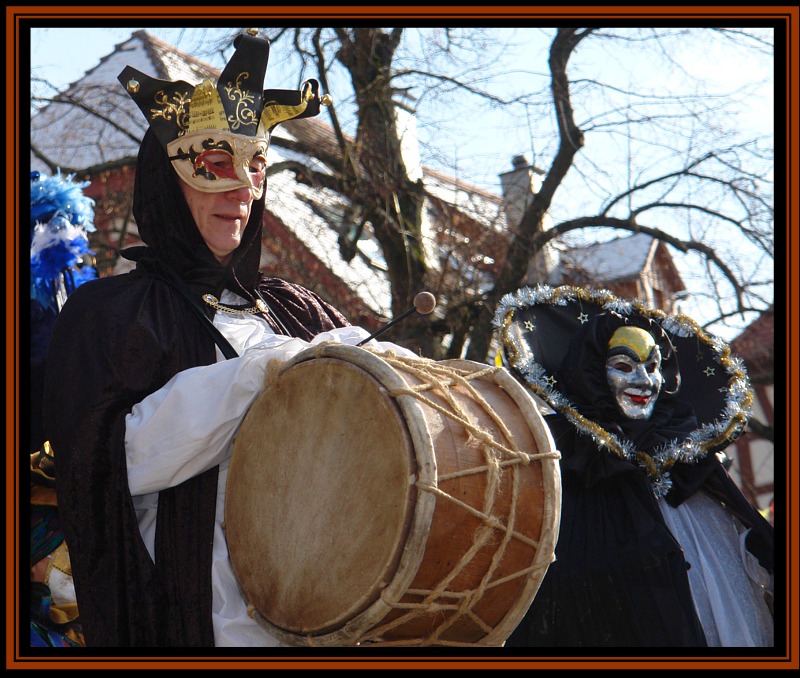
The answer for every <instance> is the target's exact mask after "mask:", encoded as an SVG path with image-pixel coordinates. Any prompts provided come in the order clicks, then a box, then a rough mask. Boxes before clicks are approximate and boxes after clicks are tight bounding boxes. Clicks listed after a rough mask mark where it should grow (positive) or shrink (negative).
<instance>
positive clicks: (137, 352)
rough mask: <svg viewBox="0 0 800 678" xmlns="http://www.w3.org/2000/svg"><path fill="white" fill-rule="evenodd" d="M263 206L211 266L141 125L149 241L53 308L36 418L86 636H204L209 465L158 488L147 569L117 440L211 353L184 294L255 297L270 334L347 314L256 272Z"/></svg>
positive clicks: (129, 640) (177, 640)
mask: <svg viewBox="0 0 800 678" xmlns="http://www.w3.org/2000/svg"><path fill="white" fill-rule="evenodd" d="M263 213H264V197H263V196H262V197H261V199H260V200H257V201H256V202H254V203H253V207H252V213H251V216H250V219H249V222H248V224H247V226H246V229H245V231H244V234H243V236H242V241H241V244H240V245H239V247H238V248H237V249H236V250H235V251H234V255H233V261H232V262H231V264H230V265H229V266H221V265H220V264H218V263H217V261H216V259H215V258H214V256H213V255H212V253H211V251H210V250H209V249H208V247H207V246H206V245H205V242H204V240H203V238H202V237H201V235H200V233H199V231H198V229H197V227H196V226H195V223H194V220H193V218H192V215H191V212H190V211H189V208H188V206H187V205H186V202H185V200H184V199H183V196H182V194H181V189H180V186H179V184H178V179H177V176H176V175H175V172H174V170H173V169H172V166H171V165H170V162H169V161H168V160H167V157H166V154H165V152H164V149H163V148H162V146H161V145H160V144H159V142H158V141H157V140H156V138H155V136H154V134H153V133H152V131H151V130H148V132H147V134H146V135H145V138H144V140H143V142H142V147H141V150H140V153H139V158H138V163H137V173H136V184H135V193H134V216H135V218H136V223H137V225H138V228H139V235H140V237H141V239H142V240H143V242H145V243H146V244H147V246H148V247H147V248H135V249H134V250H133V251H129V252H126V256H128V257H129V258H132V259H134V260H135V261H136V262H137V266H136V269H135V270H133V271H132V272H130V273H128V274H124V275H119V276H114V277H110V278H104V279H101V280H98V281H95V282H91V283H87V284H85V285H83V286H82V287H81V288H80V289H78V290H77V291H76V293H75V294H74V295H73V296H72V297H70V299H69V301H68V303H67V304H66V305H65V307H64V309H63V311H62V313H61V315H60V316H59V319H58V322H57V324H56V328H55V332H54V334H53V339H52V343H51V348H50V357H49V362H48V374H47V382H46V394H47V399H46V406H45V425H46V430H47V434H48V437H49V439H50V442H51V444H52V446H53V449H54V451H55V458H56V466H57V478H58V481H57V482H58V495H59V504H60V507H61V512H62V523H63V528H64V532H65V534H66V539H67V543H68V544H69V548H70V556H71V560H72V568H73V576H74V579H75V586H76V592H77V596H78V604H79V607H80V614H81V619H82V620H83V625H84V633H85V636H86V641H87V645H89V646H118V647H119V646H179V647H180V646H182V647H213V645H214V637H213V631H212V625H211V611H210V608H211V587H210V566H211V555H210V554H211V546H212V530H213V522H214V501H215V496H216V490H217V474H216V469H212V470H211V471H207V472H206V473H204V474H202V475H200V476H197V477H195V478H193V479H191V480H189V481H187V482H185V483H183V484H181V485H180V486H178V487H175V488H173V489H170V490H166V491H163V492H161V494H160V496H159V503H158V508H159V513H158V528H157V530H158V531H157V537H156V553H157V557H156V561H157V563H158V566H157V567H155V566H154V565H153V562H152V560H151V559H150V557H149V555H148V553H147V551H146V548H145V546H144V544H143V542H142V540H141V537H140V534H139V528H138V525H137V521H136V516H135V513H134V508H133V504H132V501H131V496H130V492H129V490H128V482H127V476H126V459H125V450H124V435H125V416H126V415H127V414H128V413H129V412H130V411H131V408H132V407H133V405H134V404H136V403H138V402H139V401H141V400H142V399H143V398H144V397H145V396H147V395H148V394H150V393H152V392H153V391H155V390H157V389H159V388H160V387H162V386H163V385H164V384H165V383H166V382H167V381H168V380H169V379H170V378H171V377H172V376H173V375H175V374H176V373H178V372H180V371H182V370H186V369H187V368H190V367H195V366H199V365H208V364H211V363H213V362H215V360H216V356H215V342H214V338H213V336H212V334H211V333H210V332H209V328H210V323H209V320H208V318H206V317H202V315H201V313H200V312H198V307H197V306H195V305H194V303H196V302H197V301H198V300H199V299H200V297H201V295H202V294H205V293H210V294H213V295H215V296H216V297H219V296H220V294H221V291H222V290H223V289H226V288H227V289H229V290H232V291H233V292H235V293H236V294H238V295H240V296H242V297H244V298H246V299H249V300H252V301H253V302H255V301H256V299H257V298H258V297H259V296H260V297H261V298H263V300H264V301H265V302H266V303H267V306H268V308H269V311H268V313H267V314H266V315H265V318H266V320H267V321H268V322H269V324H270V326H271V327H272V328H273V329H274V331H275V332H276V333H278V334H286V333H288V334H290V335H292V336H295V337H299V338H302V339H306V340H307V339H310V338H312V337H313V336H314V335H315V334H318V333H319V332H321V331H324V330H328V329H331V328H333V327H342V326H346V325H347V324H348V323H347V321H346V320H345V319H344V317H343V316H342V315H341V314H339V313H338V311H336V310H335V309H334V308H332V307H331V306H329V305H328V304H326V303H325V302H323V301H322V300H321V299H320V298H319V297H318V296H317V295H316V294H314V293H312V292H311V291H309V290H307V289H304V288H302V287H300V286H297V285H293V284H290V283H287V282H284V281H281V280H277V279H268V278H265V277H264V276H262V275H261V274H260V272H259V259H260V254H261V251H260V250H261V247H260V245H261V233H262V216H263ZM193 301H194V303H193ZM207 313H208V314H209V316H210V315H211V314H213V311H212V309H210V308H207ZM65 357H68V359H65ZM175 425H176V426H182V425H186V423H182V422H175ZM165 453H168V451H165Z"/></svg>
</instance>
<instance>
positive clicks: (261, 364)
mask: <svg viewBox="0 0 800 678" xmlns="http://www.w3.org/2000/svg"><path fill="white" fill-rule="evenodd" d="M220 301H221V302H222V303H223V304H233V305H235V304H240V303H242V302H243V301H244V300H242V299H240V298H239V297H237V296H235V295H233V294H231V293H230V292H227V291H226V292H225V293H224V294H223V296H222V299H221V300H220ZM214 324H215V325H216V326H217V328H218V329H219V330H220V331H221V332H222V334H223V335H225V337H226V338H227V339H228V341H229V342H230V343H231V345H232V346H233V347H234V348H235V349H236V351H237V352H238V353H239V357H238V358H232V359H230V360H225V359H224V357H223V355H222V353H221V352H220V350H219V348H217V361H218V362H216V363H215V364H213V365H206V366H201V367H193V368H191V369H188V370H184V371H183V372H180V373H178V374H176V375H175V376H174V377H173V378H172V379H171V380H170V381H169V382H168V383H167V384H165V385H164V386H163V387H162V388H161V389H159V390H158V391H156V392H154V393H152V394H150V395H149V396H147V397H146V398H145V399H144V400H142V401H141V402H140V403H138V404H137V405H135V406H134V408H133V410H132V411H131V413H130V414H129V415H128V416H127V417H126V420H125V422H126V431H125V454H126V459H127V464H128V485H129V487H130V492H131V495H132V497H133V503H134V506H135V508H136V515H137V518H138V521H139V531H140V533H141V535H142V539H143V540H144V543H145V545H146V546H147V550H148V552H149V553H150V557H151V558H153V560H155V532H156V511H157V508H158V493H159V492H160V491H161V490H164V489H166V488H168V487H174V486H176V485H179V484H180V483H182V482H183V481H185V480H188V479H189V478H192V477H194V476H196V475H198V474H200V473H203V472H204V471H207V470H208V469H211V468H213V467H214V466H219V480H218V482H217V505H216V517H215V526H214V543H213V554H212V566H211V586H212V596H213V598H212V617H213V626H214V644H215V646H216V647H280V646H282V643H281V642H280V641H279V640H278V639H276V638H274V637H273V636H271V635H270V634H269V633H268V632H267V631H266V629H264V628H263V627H261V626H260V625H259V624H258V623H257V622H256V621H255V620H253V619H252V618H251V617H250V616H249V615H248V614H247V604H246V602H245V600H244V598H243V597H242V595H241V593H240V592H239V586H238V583H237V581H236V577H235V575H234V573H233V569H232V567H231V562H230V557H229V555H228V547H227V543H226V540H225V533H224V530H223V519H224V515H225V484H226V480H227V477H228V464H229V462H230V457H231V452H232V449H233V438H234V435H235V434H236V432H237V431H238V428H239V425H240V424H241V422H242V419H243V418H244V416H245V415H246V414H247V412H248V410H249V408H250V406H251V405H252V403H253V402H254V401H255V399H256V398H257V397H258V396H259V395H260V393H261V392H262V390H263V384H264V377H265V373H266V368H267V364H268V363H269V362H270V361H271V360H281V361H286V360H289V359H290V358H292V357H293V356H294V355H296V354H297V353H299V352H300V351H302V350H304V349H306V348H308V347H309V346H312V345H315V344H319V343H321V342H324V341H337V342H341V343H346V344H357V343H358V342H360V341H362V340H363V339H365V338H366V337H367V336H368V333H367V332H366V331H365V330H363V329H361V328H359V327H343V328H337V329H335V330H332V331H330V332H324V333H322V334H320V335H317V336H316V337H314V339H313V340H312V341H311V342H306V341H303V340H301V339H293V338H290V337H285V336H280V335H276V334H274V333H273V332H272V330H271V328H270V327H269V326H268V325H267V323H266V322H265V321H264V320H263V319H261V318H259V317H257V316H254V315H249V314H248V315H233V314H227V313H224V312H218V313H216V314H215V316H214ZM369 347H370V348H373V349H377V350H383V351H387V350H392V351H394V352H395V353H397V354H398V355H405V356H413V355H414V354H413V353H411V352H410V351H407V350H406V349H403V348H402V347H399V346H396V345H394V344H390V343H381V342H376V341H375V340H372V341H371V342H370V343H369Z"/></svg>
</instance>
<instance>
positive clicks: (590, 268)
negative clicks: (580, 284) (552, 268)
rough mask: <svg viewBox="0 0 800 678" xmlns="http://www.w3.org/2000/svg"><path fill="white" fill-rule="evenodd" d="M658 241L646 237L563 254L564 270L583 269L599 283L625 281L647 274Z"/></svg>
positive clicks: (642, 234)
mask: <svg viewBox="0 0 800 678" xmlns="http://www.w3.org/2000/svg"><path fill="white" fill-rule="evenodd" d="M655 244H656V241H655V240H654V239H653V238H652V237H650V236H649V235H646V234H645V233H636V234H635V235H632V236H629V237H626V238H615V239H614V240H609V241H607V242H603V243H593V244H590V245H586V246H584V247H573V248H570V249H568V250H564V251H562V252H561V263H562V266H566V267H569V268H573V269H579V270H581V271H583V272H584V273H585V274H587V275H589V276H591V277H592V278H595V279H598V280H606V281H608V282H611V281H613V280H622V279H624V278H629V277H631V276H634V275H638V274H639V273H641V272H642V270H644V268H645V265H646V264H647V259H648V257H649V256H650V253H651V251H652V249H653V246H654V245H655Z"/></svg>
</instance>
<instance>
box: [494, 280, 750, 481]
mask: <svg viewBox="0 0 800 678" xmlns="http://www.w3.org/2000/svg"><path fill="white" fill-rule="evenodd" d="M548 308H550V309H556V308H557V309H558V310H559V311H561V312H560V313H558V314H557V315H558V316H559V318H558V319H557V320H556V321H554V320H553V319H552V318H550V317H548ZM572 309H574V314H572V313H571V310H572ZM605 311H613V312H614V313H617V314H619V315H621V316H626V315H633V314H637V315H641V316H644V317H646V318H649V319H651V320H653V321H655V322H657V323H658V324H659V325H660V326H661V327H662V328H663V329H664V331H665V332H666V333H667V335H668V336H669V337H670V339H671V341H672V342H673V345H674V347H675V350H676V352H677V354H678V357H679V360H682V361H683V362H682V364H683V365H684V369H682V370H681V378H682V386H681V393H682V394H683V393H684V392H685V393H687V394H689V396H693V397H694V402H692V405H693V406H694V407H695V409H696V411H697V412H698V420H699V421H700V426H699V428H697V429H696V430H694V431H693V432H692V433H691V434H690V435H689V436H687V437H686V438H685V439H683V440H677V439H676V440H673V441H671V442H670V443H669V444H667V445H664V446H663V447H661V448H659V449H657V450H655V451H653V452H651V453H650V454H646V453H644V452H640V451H637V450H636V449H635V447H634V445H633V444H632V443H631V441H629V440H626V439H625V440H623V439H620V438H619V437H618V436H616V435H614V434H612V433H610V432H609V431H606V430H605V429H603V428H602V427H600V426H598V425H597V424H595V423H594V422H592V421H590V420H588V419H586V418H585V417H583V416H582V415H581V414H580V412H578V411H577V410H576V409H575V408H574V407H573V406H572V404H571V403H570V402H569V400H568V399H567V398H566V397H565V396H564V395H563V394H562V393H561V392H560V391H559V390H558V388H557V382H556V379H555V377H554V372H555V370H556V368H557V367H558V365H559V364H560V360H561V358H562V357H563V355H564V354H565V353H566V347H567V345H568V343H569V338H570V336H571V333H574V331H575V330H577V328H578V327H580V324H581V323H585V322H588V320H589V319H590V318H591V317H592V316H594V315H597V314H599V313H603V312H605ZM550 315H551V316H552V315H554V314H552V313H550ZM573 316H574V317H573ZM493 324H494V326H495V327H496V328H497V331H498V333H499V338H500V341H501V343H502V346H503V360H504V363H505V365H506V366H507V367H508V368H509V369H510V370H511V371H512V372H513V373H514V374H515V375H516V376H517V378H518V379H520V380H521V381H522V382H523V383H525V384H526V385H527V386H528V388H530V389H531V391H533V392H534V393H535V394H536V395H538V396H539V397H540V398H542V399H543V400H544V401H545V402H546V403H547V404H548V405H549V406H550V407H552V408H553V409H554V410H555V411H557V412H559V413H561V414H562V415H563V416H564V417H565V418H566V419H567V420H568V421H569V422H570V423H571V424H572V425H573V426H575V427H576V428H577V429H578V430H579V431H581V432H582V433H584V434H586V435H589V436H591V437H592V439H593V440H594V441H595V443H596V444H597V445H598V447H599V448H600V449H604V450H607V451H608V452H610V453H611V454H614V455H616V456H618V457H620V458H622V459H626V460H627V461H630V462H631V463H634V464H636V465H638V466H640V467H642V468H643V469H644V470H645V472H646V474H647V476H648V477H649V478H650V481H651V484H652V487H653V491H654V493H655V494H656V496H664V495H665V494H666V493H667V492H669V489H670V487H671V485H672V483H671V480H670V475H669V469H670V468H671V467H672V466H673V465H674V464H675V463H676V462H682V463H688V464H691V463H697V462H699V461H700V460H701V459H704V458H705V456H706V455H707V454H708V452H709V451H710V450H712V449H718V448H719V447H720V446H721V445H723V444H725V443H726V442H731V441H733V440H735V439H736V438H737V437H738V436H739V435H741V434H742V433H743V432H744V429H745V426H746V424H747V421H748V419H749V417H750V414H751V407H752V403H753V392H752V390H751V388H750V382H749V379H748V377H747V372H746V369H745V367H744V363H743V361H742V360H741V359H740V358H738V357H737V356H735V355H733V354H732V353H731V351H730V348H729V347H728V345H727V344H726V343H725V342H724V341H722V340H721V339H719V338H718V337H714V336H711V335H709V334H707V333H706V332H705V331H704V330H703V329H702V328H701V327H700V326H699V325H698V324H697V323H696V322H695V321H694V320H692V319H691V318H689V317H688V316H686V315H682V314H678V315H674V316H668V315H667V314H666V313H664V312H663V311H660V310H657V309H650V308H647V306H646V305H645V303H644V302H643V301H641V300H639V299H629V300H626V299H620V298H618V297H616V296H615V295H614V294H612V293H611V292H610V291H608V290H605V289H593V288H583V287H574V286H561V287H556V288H552V287H549V286H547V285H538V286H536V287H533V288H531V287H525V288H521V289H519V290H517V291H516V292H514V293H511V294H507V295H505V296H504V297H503V298H502V299H501V301H500V304H499V306H498V308H497V311H496V313H495V316H494V320H493ZM541 325H545V327H544V328H543V327H541ZM537 331H539V333H540V334H541V333H542V332H544V333H545V334H548V333H549V334H548V336H549V337H550V338H551V339H552V341H551V342H549V343H550V344H552V346H551V347H548V346H546V345H545V344H544V343H543V342H541V341H540V338H541V337H540V336H539V335H537V334H536V333H537ZM692 363H694V365H693V364H692ZM687 365H689V366H692V367H694V369H685V368H686V366H687ZM718 370H719V372H718Z"/></svg>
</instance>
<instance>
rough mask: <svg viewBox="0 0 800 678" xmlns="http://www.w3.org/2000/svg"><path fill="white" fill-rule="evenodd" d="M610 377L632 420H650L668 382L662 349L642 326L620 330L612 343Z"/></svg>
mask: <svg viewBox="0 0 800 678" xmlns="http://www.w3.org/2000/svg"><path fill="white" fill-rule="evenodd" d="M606 377H607V379H608V386H609V388H610V389H611V393H612V395H613V396H614V400H615V401H616V403H617V407H618V408H619V410H620V411H621V412H622V414H624V415H625V416H626V417H628V418H629V419H649V418H650V415H651V414H652V413H653V408H654V407H655V404H656V400H657V399H658V394H659V392H660V391H661V386H662V384H663V383H664V377H663V375H662V374H661V349H660V348H659V347H658V344H656V342H655V340H654V339H653V337H652V335H651V334H650V333H649V332H647V331H646V330H643V329H641V328H638V327H627V326H624V327H620V328H618V329H617V330H616V331H615V332H614V334H613V336H612V337H611V340H610V341H609V342H608V353H607V354H606Z"/></svg>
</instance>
